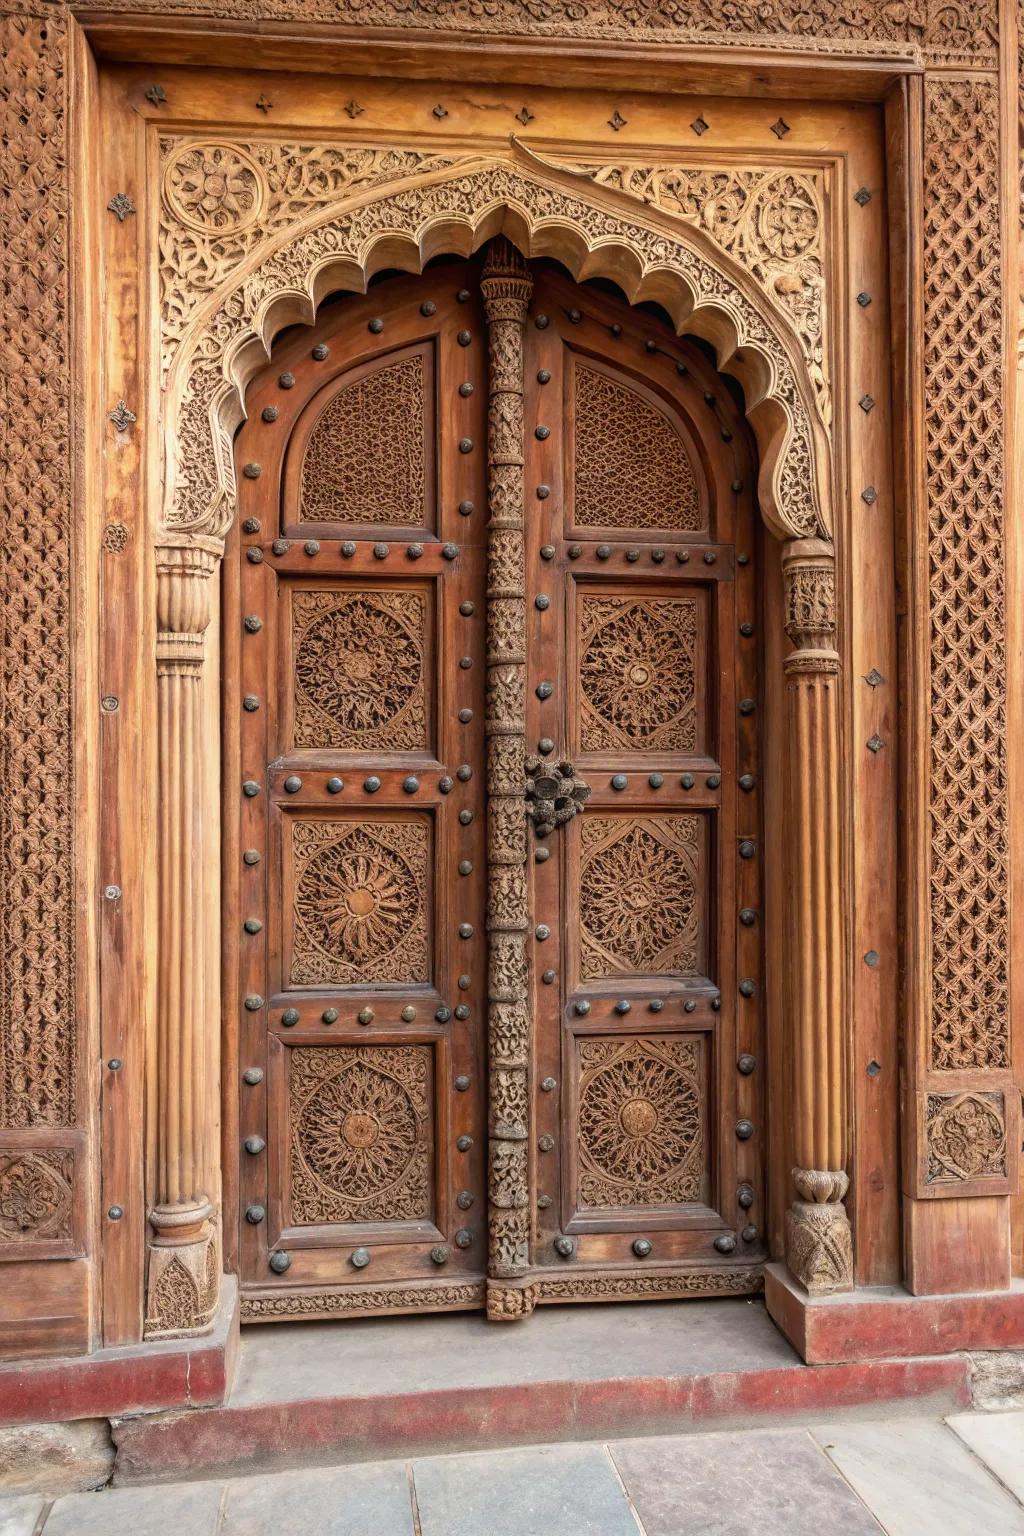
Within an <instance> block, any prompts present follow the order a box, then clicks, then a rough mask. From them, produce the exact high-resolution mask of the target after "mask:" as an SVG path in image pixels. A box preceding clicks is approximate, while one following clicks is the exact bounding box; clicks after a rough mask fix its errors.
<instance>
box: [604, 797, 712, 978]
mask: <svg viewBox="0 0 1024 1536" xmlns="http://www.w3.org/2000/svg"><path fill="white" fill-rule="evenodd" d="M580 822H581V827H580V869H579V977H580V980H581V981H601V980H613V979H615V978H617V977H625V976H679V977H693V976H701V975H703V974H704V972H705V970H706V966H707V957H706V949H707V892H706V889H705V887H706V865H707V859H706V826H705V819H704V817H703V816H699V815H666V816H656V815H650V814H639V815H616V816H600V815H595V814H594V813H593V812H590V811H587V812H586V813H585V814H584V815H583V816H582V817H581V818H580Z"/></svg>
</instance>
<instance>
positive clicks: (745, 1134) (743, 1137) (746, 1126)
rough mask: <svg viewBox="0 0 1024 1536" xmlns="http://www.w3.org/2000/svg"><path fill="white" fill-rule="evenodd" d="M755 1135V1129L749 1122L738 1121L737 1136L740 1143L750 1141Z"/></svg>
mask: <svg viewBox="0 0 1024 1536" xmlns="http://www.w3.org/2000/svg"><path fill="white" fill-rule="evenodd" d="M753 1134H754V1127H753V1125H752V1124H751V1122H750V1121H749V1120H737V1121H736V1135H737V1138H738V1139H739V1140H740V1141H749V1140H750V1138H751V1136H753Z"/></svg>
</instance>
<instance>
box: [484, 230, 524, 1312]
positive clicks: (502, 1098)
mask: <svg viewBox="0 0 1024 1536" xmlns="http://www.w3.org/2000/svg"><path fill="white" fill-rule="evenodd" d="M481 288H482V292H483V299H484V310H485V313H486V315H487V325H488V351H489V363H490V394H489V406H488V425H487V450H488V506H489V511H490V520H489V522H488V525H487V720H486V733H487V790H488V801H489V804H488V812H487V841H488V877H487V878H488V889H487V928H488V934H489V940H490V961H489V972H488V1049H489V1059H490V1077H489V1082H488V1099H489V1102H488V1118H489V1130H490V1135H489V1153H488V1156H489V1164H488V1229H489V1239H488V1277H489V1278H488V1301H487V1310H488V1314H489V1315H490V1316H492V1317H512V1316H521V1315H522V1314H523V1312H525V1311H527V1310H528V1309H529V1300H528V1296H527V1293H526V1292H525V1291H524V1290H518V1291H517V1290H516V1288H514V1287H508V1286H503V1285H502V1284H501V1282H502V1281H503V1280H509V1279H514V1278H515V1277H517V1276H521V1275H524V1274H525V1273H526V1272H527V1270H528V1269H529V1265H530V1225H531V1210H530V1194H529V1112H530V1111H529V1076H528V1067H529V1053H530V1012H529V998H528V991H527V967H526V934H527V929H528V927H529V920H530V911H529V896H528V891H527V884H526V806H525V800H524V786H525V760H526V731H525V727H526V555H525V545H524V522H523V430H524V429H523V329H524V326H525V323H526V312H527V308H528V306H529V302H530V295H531V293H532V291H533V282H532V279H531V277H530V274H529V271H528V269H527V267H526V265H525V263H524V261H523V259H522V257H521V256H520V255H519V253H518V251H516V250H515V249H514V247H513V246H512V245H510V244H509V242H508V241H507V240H504V239H497V240H493V241H492V242H491V244H490V246H489V248H488V252H487V259H486V262H485V264H484V271H483V279H482V283H481Z"/></svg>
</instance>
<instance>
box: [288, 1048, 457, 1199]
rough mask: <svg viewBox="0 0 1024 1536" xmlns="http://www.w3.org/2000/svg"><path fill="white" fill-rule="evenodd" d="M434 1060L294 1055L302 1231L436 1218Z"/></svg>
mask: <svg viewBox="0 0 1024 1536" xmlns="http://www.w3.org/2000/svg"><path fill="white" fill-rule="evenodd" d="M431 1055H432V1048H431V1047H430V1046H427V1045H401V1046H344V1045H331V1046H309V1047H307V1046H296V1047H294V1048H293V1049H291V1050H289V1052H288V1061H289V1068H288V1115H289V1121H290V1125H291V1142H290V1158H291V1200H290V1216H291V1222H292V1223H293V1224H295V1225H300V1226H301V1225H307V1226H308V1225H313V1224H317V1223H320V1222H340V1221H348V1222H379V1221H416V1220H422V1219H423V1218H427V1217H429V1216H430V1213H431V1191H430V1138H431V1134H432V1127H431V1076H432V1074H431Z"/></svg>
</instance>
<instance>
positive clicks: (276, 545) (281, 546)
mask: <svg viewBox="0 0 1024 1536" xmlns="http://www.w3.org/2000/svg"><path fill="white" fill-rule="evenodd" d="M270 547H271V549H272V550H273V552H274V554H275V555H286V554H287V553H288V540H287V539H275V540H274V542H273V544H271V546H270Z"/></svg>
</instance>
